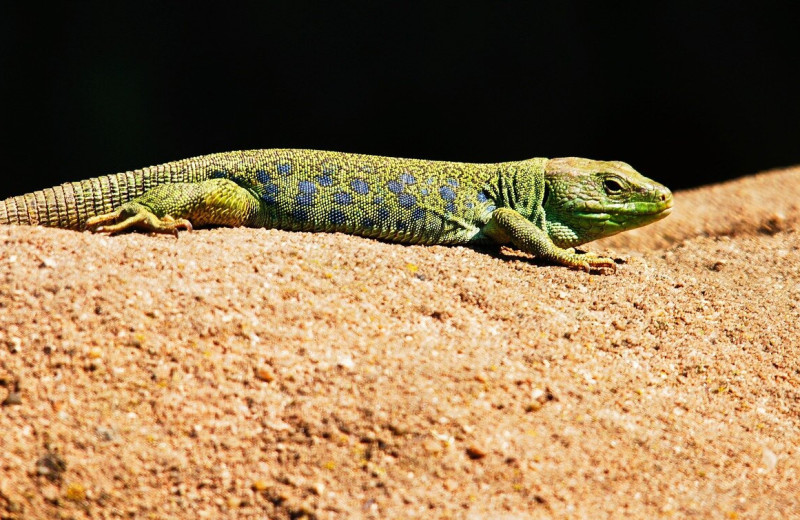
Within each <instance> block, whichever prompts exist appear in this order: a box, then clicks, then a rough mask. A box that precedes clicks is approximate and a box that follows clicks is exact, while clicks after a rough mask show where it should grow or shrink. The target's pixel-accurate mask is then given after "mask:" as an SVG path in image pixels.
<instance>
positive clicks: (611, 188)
mask: <svg viewBox="0 0 800 520" xmlns="http://www.w3.org/2000/svg"><path fill="white" fill-rule="evenodd" d="M603 189H605V190H606V193H608V194H609V195H612V194H614V193H619V192H621V191H622V184H620V183H619V181H616V180H614V179H606V180H604V181H603Z"/></svg>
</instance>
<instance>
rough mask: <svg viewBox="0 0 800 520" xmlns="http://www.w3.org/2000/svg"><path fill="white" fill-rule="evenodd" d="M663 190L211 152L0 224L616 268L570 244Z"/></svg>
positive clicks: (19, 204) (566, 168) (37, 202)
mask: <svg viewBox="0 0 800 520" xmlns="http://www.w3.org/2000/svg"><path fill="white" fill-rule="evenodd" d="M671 209H672V193H671V192H670V190H669V189H668V188H666V187H665V186H663V185H661V184H659V183H657V182H655V181H652V180H650V179H648V178H646V177H644V176H642V175H641V174H640V173H638V172H637V171H636V170H634V169H633V168H632V167H631V166H629V165H628V164H626V163H624V162H619V161H595V160H591V159H583V158H577V157H563V158H555V159H547V158H541V157H540V158H533V159H527V160H522V161H512V162H502V163H485V164H478V163H460V162H448V161H429V160H419V159H400V158H392V157H380V156H371V155H361V154H352V153H343V152H327V151H318V150H299V149H266V150H247V151H236V152H225V153H217V154H210V155H204V156H199V157H194V158H191V159H184V160H180V161H174V162H169V163H165V164H161V165H159V166H151V167H147V168H142V169H138V170H133V171H127V172H123V173H117V174H112V175H105V176H100V177H94V178H90V179H87V180H83V181H80V182H71V183H65V184H61V185H59V186H56V187H53V188H47V189H43V190H39V191H34V192H32V193H28V194H25V195H20V196H15V197H11V198H8V199H5V200H3V201H0V224H25V225H42V226H51V227H59V228H65V229H74V230H87V229H88V230H90V231H94V232H98V233H108V234H115V233H120V232H123V231H128V230H133V229H139V230H144V231H149V232H156V233H171V234H175V235H176V236H177V234H178V231H179V230H191V229H192V228H194V227H204V226H249V227H265V228H277V229H284V230H291V231H321V232H342V233H348V234H353V235H359V236H363V237H368V238H374V239H380V240H384V241H389V242H396V243H402V244H423V245H434V244H442V245H457V244H481V243H484V244H499V245H511V246H513V247H515V248H517V249H519V250H521V251H524V252H526V253H529V254H531V255H533V256H534V257H536V258H538V259H540V260H544V261H545V262H549V263H553V264H558V265H563V266H568V267H571V268H574V269H581V270H585V271H590V270H606V269H611V270H613V271H616V263H615V262H614V260H613V259H611V258H607V257H603V256H598V255H595V254H592V253H584V252H579V251H576V250H575V247H576V246H579V245H581V244H585V243H587V242H591V241H593V240H596V239H599V238H603V237H607V236H610V235H614V234H616V233H619V232H622V231H626V230H629V229H633V228H637V227H640V226H644V225H646V224H649V223H652V222H655V221H657V220H660V219H662V218H664V217H666V216H667V215H669V213H670V211H671Z"/></svg>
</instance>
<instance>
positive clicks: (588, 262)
mask: <svg viewBox="0 0 800 520" xmlns="http://www.w3.org/2000/svg"><path fill="white" fill-rule="evenodd" d="M566 252H567V253H568V257H567V258H566V259H565V261H564V264H565V265H567V266H569V267H571V268H572V269H579V270H581V271H586V272H587V273H588V272H591V271H592V270H601V271H605V270H606V269H610V270H611V272H612V273H616V272H617V264H616V263H615V262H614V259H612V258H608V257H605V256H597V255H595V254H593V253H581V254H579V253H576V252H575V250H574V249H572V248H570V249H567V250H566Z"/></svg>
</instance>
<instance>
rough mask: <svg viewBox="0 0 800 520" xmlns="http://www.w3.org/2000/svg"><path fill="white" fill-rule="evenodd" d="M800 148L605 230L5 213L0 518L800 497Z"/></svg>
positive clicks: (639, 509)
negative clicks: (595, 271)
mask: <svg viewBox="0 0 800 520" xmlns="http://www.w3.org/2000/svg"><path fill="white" fill-rule="evenodd" d="M799 223H800V169H794V170H784V171H779V172H773V173H769V174H764V175H760V176H755V177H751V178H745V179H741V180H739V181H736V182H733V183H729V184H725V185H720V186H712V187H708V188H703V189H699V190H695V191H691V192H685V193H678V194H677V195H676V210H675V213H674V214H673V215H672V216H670V217H669V218H668V219H666V220H665V221H663V222H661V223H659V224H657V225H655V226H652V227H649V228H646V229H644V230H641V231H638V232H633V233H628V234H626V235H622V236H620V237H618V238H612V239H608V240H606V241H605V242H603V243H595V244H590V245H589V246H588V247H587V249H591V250H593V251H598V252H601V251H603V250H604V248H607V249H606V250H607V251H608V252H610V253H611V254H612V255H613V256H616V257H622V258H625V259H627V263H626V264H623V265H620V266H619V269H618V272H617V274H616V275H615V276H598V275H588V274H586V273H583V272H577V271H570V270H568V269H565V268H562V267H552V266H543V265H540V264H537V263H535V262H531V261H530V260H529V259H528V258H527V257H525V256H524V255H521V254H519V253H516V252H514V251H511V250H504V251H503V253H501V254H500V255H499V256H492V255H491V254H487V253H486V252H480V251H475V250H472V249H468V248H462V247H452V248H448V247H417V246H413V247H406V246H399V245H392V244H385V243H381V242H376V241H372V240H366V239H361V238H357V237H349V236H344V235H326V234H305V233H288V232H282V231H275V230H253V229H215V230H201V231H197V232H193V233H185V234H182V235H181V237H180V239H178V240H175V239H174V238H171V237H164V236H145V235H141V234H130V235H125V236H119V237H114V238H108V237H103V236H94V235H91V234H88V233H76V232H70V231H62V230H55V229H42V228H29V227H0V244H2V246H1V247H0V382H1V383H2V385H3V386H4V388H0V400H3V399H5V402H4V404H3V406H2V407H0V434H1V437H0V442H2V447H1V448H0V518H4V519H22V518H26V519H27V518H76V519H83V518H146V519H160V518H187V519H195V518H275V519H287V518H303V517H306V518H320V519H325V518H452V519H458V518H466V519H478V518H493V519H497V518H499V519H512V518H688V517H691V518H722V519H764V518H800V498H799V497H800V486H799V484H800V338H798V332H800V304H799V303H798V302H799V301H800V233H798V231H800V224H799Z"/></svg>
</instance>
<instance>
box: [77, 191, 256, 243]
mask: <svg viewBox="0 0 800 520" xmlns="http://www.w3.org/2000/svg"><path fill="white" fill-rule="evenodd" d="M259 208H260V203H259V200H258V199H257V198H256V197H255V196H254V195H253V194H252V193H251V192H250V191H248V190H246V189H245V188H243V187H241V186H239V185H238V184H236V183H235V182H233V181H231V180H228V179H210V180H206V181H201V182H176V183H170V184H162V185H161V186H156V187H155V188H152V189H150V190H148V191H147V192H145V194H144V195H142V196H141V197H137V198H135V199H132V200H131V201H129V202H127V203H125V204H123V205H121V206H120V207H119V208H117V209H116V210H114V211H112V212H110V213H105V214H102V215H97V216H95V217H92V218H90V219H89V220H87V221H86V228H87V229H90V230H92V231H94V232H95V233H109V234H115V233H120V232H123V231H129V230H132V229H142V230H145V231H152V232H155V233H170V234H175V235H177V233H178V230H179V229H185V230H191V229H192V227H193V226H202V225H215V226H246V225H251V224H253V223H254V222H255V221H256V220H257V217H258V214H259Z"/></svg>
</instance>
